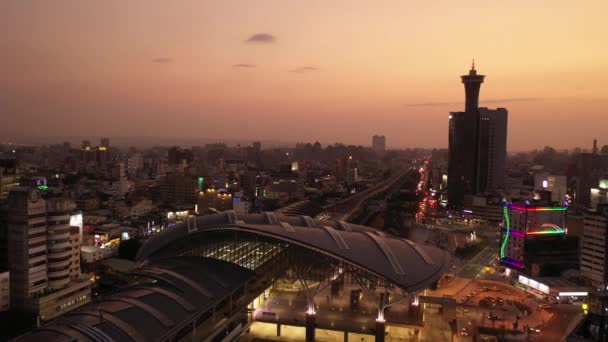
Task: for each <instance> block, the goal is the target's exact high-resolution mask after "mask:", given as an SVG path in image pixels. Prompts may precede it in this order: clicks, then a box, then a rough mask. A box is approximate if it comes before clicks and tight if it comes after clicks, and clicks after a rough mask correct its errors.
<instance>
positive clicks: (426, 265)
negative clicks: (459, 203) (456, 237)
mask: <svg viewBox="0 0 608 342" xmlns="http://www.w3.org/2000/svg"><path fill="white" fill-rule="evenodd" d="M212 231H237V232H246V233H250V234H254V235H258V236H261V237H266V238H271V239H275V240H278V241H281V242H286V243H288V244H291V245H297V246H300V247H303V248H306V249H310V250H313V251H315V252H318V253H321V254H324V255H327V256H330V257H332V258H335V259H337V260H341V261H343V262H345V263H347V264H351V265H354V266H356V267H358V268H361V269H363V270H365V271H367V272H369V273H372V274H375V275H377V276H379V277H380V278H383V279H386V280H388V281H390V282H391V283H393V284H395V285H396V286H398V287H400V288H402V289H404V290H406V291H408V292H411V291H417V290H422V289H424V288H427V287H429V286H430V285H431V284H432V283H433V282H435V281H437V280H438V279H439V278H440V277H441V275H442V274H443V273H444V272H446V271H447V270H448V268H449V256H448V254H447V253H446V252H444V251H442V250H440V249H438V248H436V247H431V246H427V245H417V244H415V243H413V242H411V241H409V240H406V239H403V238H399V237H395V236H393V235H389V234H385V233H383V232H381V231H378V230H376V229H373V228H369V227H365V226H360V225H355V224H350V223H346V222H343V221H339V222H336V221H323V220H315V219H312V218H310V217H308V216H295V217H294V216H279V215H275V214H273V213H262V214H251V215H242V216H240V215H239V216H237V215H236V214H235V212H234V211H227V212H224V213H221V214H215V215H208V216H198V217H192V218H191V219H190V220H189V221H187V222H184V223H180V224H177V225H176V226H175V227H173V228H171V229H166V230H164V231H163V232H161V233H159V234H157V235H155V236H153V237H151V238H150V239H149V240H148V241H147V242H146V243H145V244H144V245H143V246H142V248H141V249H140V250H139V252H138V255H137V260H138V261H143V260H145V259H147V258H150V257H153V256H154V254H155V253H157V252H160V251H161V250H163V249H165V248H167V247H169V245H171V243H172V242H176V241H180V240H182V239H186V240H187V239H188V238H189V237H191V236H193V235H196V234H204V233H205V232H212Z"/></svg>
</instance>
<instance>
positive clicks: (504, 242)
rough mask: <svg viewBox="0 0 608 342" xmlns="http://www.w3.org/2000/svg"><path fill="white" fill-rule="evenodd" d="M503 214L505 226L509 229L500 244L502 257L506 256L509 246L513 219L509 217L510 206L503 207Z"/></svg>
mask: <svg viewBox="0 0 608 342" xmlns="http://www.w3.org/2000/svg"><path fill="white" fill-rule="evenodd" d="M502 215H503V218H504V220H505V228H506V230H507V234H505V237H504V239H503V240H502V245H501V246H500V257H501V258H504V257H505V247H506V246H507V240H509V231H510V230H511V220H510V219H509V207H508V206H507V205H505V206H503V207H502Z"/></svg>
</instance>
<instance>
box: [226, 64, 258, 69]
mask: <svg viewBox="0 0 608 342" xmlns="http://www.w3.org/2000/svg"><path fill="white" fill-rule="evenodd" d="M232 67H233V68H239V69H251V68H257V67H258V66H257V65H255V64H248V63H239V64H233V65H232Z"/></svg>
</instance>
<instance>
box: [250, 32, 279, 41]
mask: <svg viewBox="0 0 608 342" xmlns="http://www.w3.org/2000/svg"><path fill="white" fill-rule="evenodd" d="M275 41H276V37H275V36H273V35H272V34H270V33H256V34H254V35H252V36H251V37H249V38H247V40H246V41H245V42H247V43H262V44H270V43H274V42H275Z"/></svg>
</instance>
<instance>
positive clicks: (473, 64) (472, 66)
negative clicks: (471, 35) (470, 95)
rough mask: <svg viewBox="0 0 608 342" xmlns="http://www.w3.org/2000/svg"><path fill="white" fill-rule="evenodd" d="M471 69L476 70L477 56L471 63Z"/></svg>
mask: <svg viewBox="0 0 608 342" xmlns="http://www.w3.org/2000/svg"><path fill="white" fill-rule="evenodd" d="M471 70H475V58H473V63H472V64H471Z"/></svg>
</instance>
